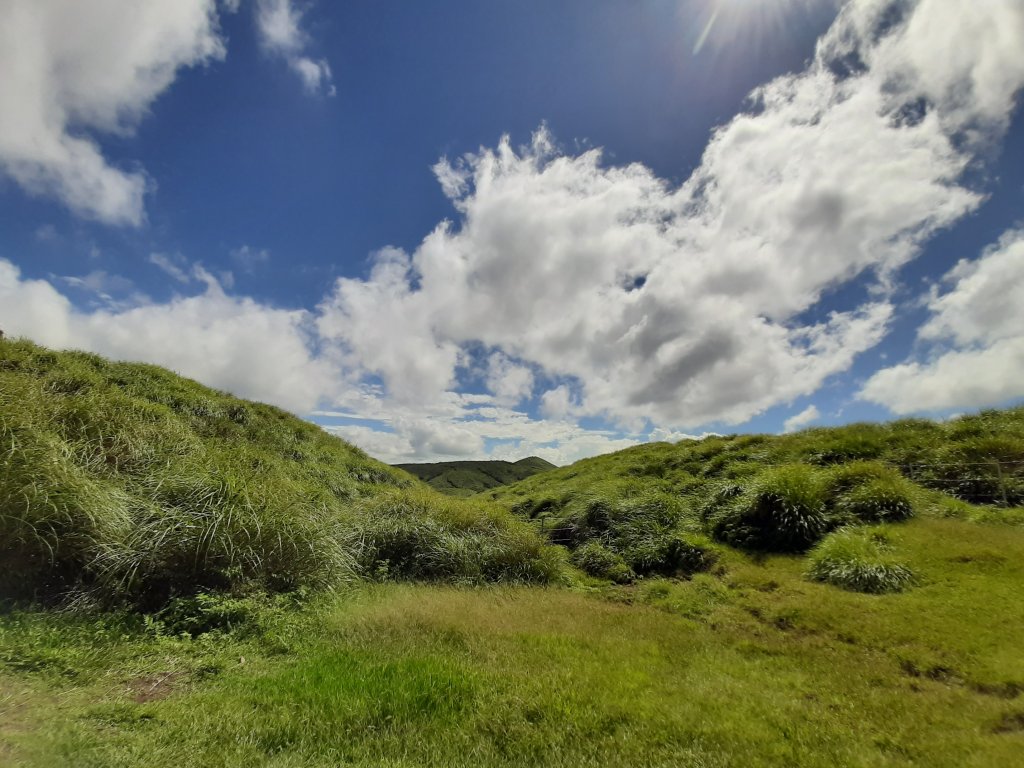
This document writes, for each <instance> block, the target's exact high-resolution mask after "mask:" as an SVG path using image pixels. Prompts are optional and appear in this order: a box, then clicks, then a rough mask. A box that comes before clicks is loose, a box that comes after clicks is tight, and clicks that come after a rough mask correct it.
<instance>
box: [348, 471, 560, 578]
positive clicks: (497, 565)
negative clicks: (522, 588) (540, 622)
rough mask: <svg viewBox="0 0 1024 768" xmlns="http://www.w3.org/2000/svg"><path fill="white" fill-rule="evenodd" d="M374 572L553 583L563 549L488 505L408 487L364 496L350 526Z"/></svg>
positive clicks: (364, 564)
mask: <svg viewBox="0 0 1024 768" xmlns="http://www.w3.org/2000/svg"><path fill="white" fill-rule="evenodd" d="M344 538H345V542H346V544H347V546H348V548H349V549H350V550H351V551H352V552H353V553H354V555H355V559H356V562H357V564H358V566H359V568H360V569H361V570H362V572H363V573H365V574H366V575H368V576H378V577H381V576H387V577H388V578H410V579H427V580H452V581H463V582H485V581H511V582H525V583H549V582H554V581H558V580H560V579H561V577H562V573H561V572H562V567H563V558H564V556H563V555H562V554H561V552H560V551H559V550H558V549H556V548H554V547H551V546H549V545H546V544H544V542H543V540H542V539H541V538H540V537H539V536H538V535H537V534H536V533H535V532H534V530H533V529H532V528H531V527H530V526H528V525H526V524H525V523H521V522H519V521H518V520H516V519H515V518H513V517H512V516H511V515H509V514H507V513H505V512H503V511H501V510H499V509H497V508H494V507H490V506H489V505H485V504H481V503H479V502H472V501H466V500H462V499H458V498H456V497H451V496H442V495H441V494H439V493H436V492H433V491H426V490H419V489H410V490H405V491H392V492H389V493H382V494H379V495H377V496H375V497H371V498H367V499H365V500H363V501H362V502H361V503H360V504H359V505H358V507H357V511H356V514H355V516H354V517H353V519H352V520H351V521H350V525H349V527H348V529H347V530H346V532H345V534H344Z"/></svg>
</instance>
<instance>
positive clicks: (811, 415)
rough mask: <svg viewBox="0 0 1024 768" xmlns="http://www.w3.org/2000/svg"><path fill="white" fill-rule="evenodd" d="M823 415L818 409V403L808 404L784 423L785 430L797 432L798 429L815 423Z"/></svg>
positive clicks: (783, 429)
mask: <svg viewBox="0 0 1024 768" xmlns="http://www.w3.org/2000/svg"><path fill="white" fill-rule="evenodd" d="M820 417H821V412H820V411H818V407H817V406H816V405H808V406H807V407H806V408H804V409H803V410H802V411H800V413H797V414H795V415H793V416H790V417H789V418H788V419H786V421H785V422H784V423H783V425H782V431H783V432H796V431H797V430H798V429H803V428H804V427H806V426H807V425H808V424H813V423H814V422H815V421H817V420H818V419H819V418H820Z"/></svg>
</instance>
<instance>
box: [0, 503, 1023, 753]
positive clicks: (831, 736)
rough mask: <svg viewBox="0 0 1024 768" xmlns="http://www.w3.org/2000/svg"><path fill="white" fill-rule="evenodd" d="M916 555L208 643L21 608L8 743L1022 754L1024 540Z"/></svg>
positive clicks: (469, 603)
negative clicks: (844, 581)
mask: <svg viewBox="0 0 1024 768" xmlns="http://www.w3.org/2000/svg"><path fill="white" fill-rule="evenodd" d="M899 552H900V556H901V557H902V558H905V559H906V561H907V563H908V564H909V565H910V566H911V567H913V568H914V570H915V572H918V573H919V575H920V584H919V586H917V587H916V588H915V589H912V590H910V591H908V592H905V593H901V594H888V595H881V596H880V595H866V594H860V593H857V592H847V591H841V590H836V589H835V588H834V587H831V586H828V585H824V584H818V583H815V582H810V581H807V580H806V579H805V577H804V575H803V571H804V568H805V562H806V561H805V558H803V557H799V556H791V555H776V556H769V557H767V558H765V557H750V556H747V555H743V554H741V553H738V552H734V551H726V552H724V553H723V556H722V560H721V561H720V563H719V566H718V568H717V569H716V572H713V573H701V574H697V575H696V576H694V577H693V578H692V579H690V580H684V581H676V580H666V579H647V580H644V581H642V582H638V583H637V584H634V585H627V586H600V587H593V588H591V589H589V590H583V591H580V590H575V591H572V590H566V589H561V588H546V589H544V588H536V587H489V588H459V587H451V586H430V585H416V584H383V585H377V586H362V587H356V588H353V589H352V590H349V591H347V592H344V593H338V594H335V595H334V596H330V597H319V598H316V599H314V600H313V601H312V602H311V603H308V604H306V605H305V607H300V608H294V607H289V606H287V605H278V606H276V607H274V606H271V610H269V611H268V613H267V615H262V614H257V618H258V621H262V624H259V625H258V626H256V627H253V625H252V624H246V625H245V626H247V627H249V629H247V630H245V631H243V630H241V629H235V630H233V631H231V632H220V631H214V632H211V633H207V634H205V635H199V636H197V637H194V638H189V637H182V636H180V635H176V634H171V633H170V632H169V631H168V630H166V629H165V630H163V631H157V630H154V629H153V628H152V627H150V628H148V629H147V628H146V627H145V626H141V625H139V624H138V622H137V620H136V624H131V622H130V620H125V621H126V622H127V623H125V622H122V623H121V624H118V622H117V620H115V619H113V618H107V619H105V620H103V621H97V620H95V619H92V620H90V619H87V618H83V617H75V616H63V617H62V616H55V615H54V614H52V613H39V612H34V613H33V612H29V613H19V614H14V615H8V616H7V617H4V618H3V619H0V627H2V631H0V659H2V660H3V664H2V666H0V690H2V691H4V694H3V696H4V697H5V698H0V701H2V702H6V706H7V707H8V710H7V712H6V713H5V714H6V715H7V717H6V718H3V722H4V723H5V726H4V728H5V730H4V731H3V737H2V739H0V743H4V744H5V746H4V747H0V750H6V752H2V751H0V754H5V755H6V757H7V758H8V760H9V762H11V763H13V764H23V765H27V766H48V765H62V764H74V765H76V766H83V767H84V768H87V767H88V766H112V767H117V766H141V765H146V766H155V767H157V768H159V766H165V765H166V766H170V765H173V766H193V765H195V766H199V765H202V766H241V765H246V766H249V765H251V766H282V765H283V766H299V765H302V766H334V765H343V764H347V765H354V766H359V765H366V766H370V765H374V766H377V765H390V766H507V765H513V764H515V765H537V766H569V765H572V766H586V765H594V766H597V765H602V766H605V765H607V766H630V765H652V766H670V765H672V766H675V765H698V766H701V765H702V766H731V765H751V766H783V765H801V766H826V765H827V766H832V765H844V766H910V765H929V766H958V767H959V766H990V765H1013V764H1014V761H1016V760H1018V759H1019V755H1020V751H1021V749H1022V747H1024V729H1021V728H1020V727H1019V726H1018V725H1017V723H1019V716H1020V714H1021V713H1022V712H1024V709H1022V705H1021V701H1022V698H1021V693H1022V692H1024V651H1022V650H1021V648H1020V647H1019V643H1017V642H1016V638H1018V637H1020V636H1021V635H1022V633H1024V615H1022V614H1021V612H1020V611H1019V610H1018V609H1017V606H1018V601H1019V585H1020V583H1021V579H1022V578H1024V571H1022V568H1024V566H1022V563H1024V531H1020V530H1018V529H1015V528H1013V527H1006V526H997V525H979V524H975V523H970V522H962V521H958V520H949V519H947V520H938V519H930V518H928V519H917V520H912V521H910V522H908V523H906V524H904V525H903V526H901V528H900V542H899ZM259 616H262V618H259ZM993 616H998V617H999V621H993V620H992V617H993ZM911 617H912V620H910V618H911ZM29 649H31V650H29ZM243 659H244V662H243ZM164 676H167V677H166V679H165V680H164V682H163V683H161V682H160V681H161V679H162V678H164ZM154 684H155V687H154ZM2 706H5V705H4V704H0V707H2ZM15 707H16V709H15Z"/></svg>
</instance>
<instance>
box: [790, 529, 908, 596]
mask: <svg viewBox="0 0 1024 768" xmlns="http://www.w3.org/2000/svg"><path fill="white" fill-rule="evenodd" d="M808 560H809V563H810V566H809V567H808V569H807V575H808V576H810V577H811V578H812V579H815V580H816V581H823V582H826V583H828V584H834V585H836V586H837V587H842V588H843V589H850V590H853V591H855V592H868V593H873V594H880V593H882V592H901V591H903V590H904V589H906V588H907V587H909V586H910V585H911V584H912V583H913V582H914V573H913V571H911V570H910V568H908V567H907V566H906V565H904V564H903V563H901V562H899V561H897V560H896V559H895V558H894V557H893V555H892V543H891V538H890V535H889V533H888V532H887V531H886V530H885V529H881V528H876V529H860V530H858V529H854V528H842V529H840V530H838V531H836V532H835V533H832V534H829V536H828V537H827V538H826V539H825V540H824V541H822V542H821V543H820V544H819V545H818V546H817V547H815V548H814V550H813V551H812V552H811V553H810V557H809V558H808Z"/></svg>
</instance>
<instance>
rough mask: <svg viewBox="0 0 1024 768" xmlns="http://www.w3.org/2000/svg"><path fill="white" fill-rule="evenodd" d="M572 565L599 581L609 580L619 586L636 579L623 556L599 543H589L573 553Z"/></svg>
mask: <svg viewBox="0 0 1024 768" xmlns="http://www.w3.org/2000/svg"><path fill="white" fill-rule="evenodd" d="M572 563H573V565H575V566H576V567H577V568H579V569H581V570H582V571H585V572H586V573H588V574H590V575H591V576H596V577H597V578H599V579H608V580H610V581H614V582H616V583H617V584H627V583H629V582H631V581H633V580H634V579H635V578H636V573H634V572H633V569H632V568H630V567H629V566H628V565H627V564H626V561H625V560H623V559H622V556H621V555H618V554H616V553H614V552H611V551H609V550H608V549H607V548H606V547H605V546H604V545H602V544H601V543H600V542H598V541H588V542H585V543H584V544H582V545H580V546H579V547H578V548H577V549H575V550H574V551H573V553H572Z"/></svg>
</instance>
